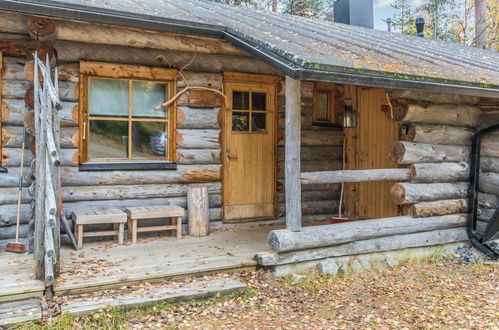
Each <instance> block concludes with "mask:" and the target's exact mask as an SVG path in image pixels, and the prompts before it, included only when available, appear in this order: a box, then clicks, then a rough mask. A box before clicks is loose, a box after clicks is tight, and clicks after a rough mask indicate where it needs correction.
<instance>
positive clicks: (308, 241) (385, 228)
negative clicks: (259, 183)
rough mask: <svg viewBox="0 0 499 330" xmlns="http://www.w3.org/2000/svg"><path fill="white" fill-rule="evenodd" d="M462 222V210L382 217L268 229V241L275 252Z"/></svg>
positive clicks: (441, 226) (410, 232) (337, 243)
mask: <svg viewBox="0 0 499 330" xmlns="http://www.w3.org/2000/svg"><path fill="white" fill-rule="evenodd" d="M465 225H466V215H464V214H453V215H445V216H440V217H431V218H421V219H418V221H415V220H414V218H412V217H408V216H404V217H393V218H382V219H374V220H369V221H353V222H346V223H340V224H335V225H325V226H312V227H304V228H302V230H301V231H300V232H292V231H291V230H288V229H280V230H273V231H271V232H270V233H269V238H268V243H269V246H270V248H271V249H272V250H274V251H276V252H288V251H298V250H306V249H313V248H319V247H326V246H335V245H339V244H342V243H347V242H354V241H360V240H367V239H374V238H379V237H384V236H391V235H402V234H412V233H418V232H425V231H432V230H441V229H448V228H456V227H462V226H465Z"/></svg>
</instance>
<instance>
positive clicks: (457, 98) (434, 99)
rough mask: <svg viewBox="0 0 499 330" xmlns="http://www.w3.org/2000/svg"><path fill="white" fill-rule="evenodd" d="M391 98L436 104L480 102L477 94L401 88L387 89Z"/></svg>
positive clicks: (473, 103)
mask: <svg viewBox="0 0 499 330" xmlns="http://www.w3.org/2000/svg"><path fill="white" fill-rule="evenodd" d="M388 95H389V96H390V98H391V99H405V100H406V102H408V103H409V102H411V101H412V100H417V101H425V102H431V103H437V104H446V103H447V104H449V103H450V104H470V105H476V104H478V103H479V102H480V98H479V97H477V96H468V95H457V94H438V93H428V92H419V91H406V90H401V89H391V90H388Z"/></svg>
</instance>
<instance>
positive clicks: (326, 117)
mask: <svg viewBox="0 0 499 330" xmlns="http://www.w3.org/2000/svg"><path fill="white" fill-rule="evenodd" d="M335 91H336V85H335V84H331V83H319V82H316V83H314V91H313V106H312V123H313V124H314V125H317V126H339V119H338V118H336V113H337V109H335Z"/></svg>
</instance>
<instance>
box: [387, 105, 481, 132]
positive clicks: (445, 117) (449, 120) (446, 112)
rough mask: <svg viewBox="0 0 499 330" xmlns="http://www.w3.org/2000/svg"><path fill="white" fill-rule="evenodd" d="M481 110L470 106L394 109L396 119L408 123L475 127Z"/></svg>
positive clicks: (411, 106) (415, 106)
mask: <svg viewBox="0 0 499 330" xmlns="http://www.w3.org/2000/svg"><path fill="white" fill-rule="evenodd" d="M480 112H481V111H480V109H479V108H477V107H474V106H469V105H456V104H432V105H429V106H427V107H424V106H421V105H418V104H403V105H401V106H400V107H396V108H395V109H394V119H395V120H397V121H402V122H407V123H420V124H441V125H452V126H466V127H473V126H475V125H476V124H477V122H478V120H479V117H480Z"/></svg>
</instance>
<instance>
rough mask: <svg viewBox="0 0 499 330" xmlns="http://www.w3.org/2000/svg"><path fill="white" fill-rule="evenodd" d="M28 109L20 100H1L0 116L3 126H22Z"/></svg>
mask: <svg viewBox="0 0 499 330" xmlns="http://www.w3.org/2000/svg"><path fill="white" fill-rule="evenodd" d="M27 113H28V109H27V108H26V105H25V103H24V100H22V99H4V100H2V109H1V111H0V115H1V116H2V119H3V125H14V126H23V125H24V118H25V116H26V114H27Z"/></svg>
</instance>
